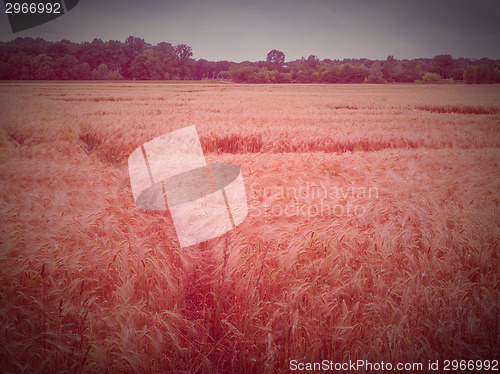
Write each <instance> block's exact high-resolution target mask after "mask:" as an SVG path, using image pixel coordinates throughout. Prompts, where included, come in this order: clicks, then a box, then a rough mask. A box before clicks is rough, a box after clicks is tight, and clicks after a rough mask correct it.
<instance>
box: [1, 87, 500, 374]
mask: <svg viewBox="0 0 500 374" xmlns="http://www.w3.org/2000/svg"><path fill="white" fill-rule="evenodd" d="M0 86H1V87H2V88H3V90H1V91H0V118H1V120H0V160H1V162H0V177H1V178H0V184H1V188H0V194H1V199H2V200H1V201H2V204H1V206H0V209H1V215H0V217H1V218H0V220H1V223H0V266H1V269H2V271H1V272H0V300H1V303H0V325H1V329H0V347H1V348H0V351H1V352H2V353H1V354H0V362H1V365H2V368H3V370H4V371H5V372H8V373H14V372H30V373H31V372H40V373H55V372H57V373H66V372H68V373H69V372H72V373H74V372H77V373H80V372H82V373H83V372H85V373H86V372H109V373H115V372H116V373H118V372H121V373H123V372H139V373H141V372H142V373H151V372H169V373H236V372H240V373H286V372H289V371H290V370H289V368H290V366H289V362H290V360H298V361H299V362H314V361H321V360H322V359H328V360H332V361H335V362H347V361H349V359H351V360H357V359H361V360H369V361H371V362H381V361H384V362H391V363H393V364H396V363H397V362H421V363H423V364H424V365H426V363H427V362H428V360H432V361H435V360H437V359H439V360H441V362H442V361H443V360H445V359H459V360H462V359H463V360H468V359H474V360H478V359H483V360H484V359H489V360H493V359H498V357H499V340H498V336H500V326H499V319H498V316H499V304H498V301H499V300H500V289H499V287H498V284H499V273H498V269H499V267H500V266H499V265H500V264H499V256H498V254H499V249H500V248H499V247H500V231H499V229H498V228H499V227H500V214H499V213H500V212H499V199H500V196H499V191H500V167H499V160H500V157H499V156H500V150H499V147H500V137H499V135H500V134H499V127H498V124H499V120H500V117H499V113H498V102H500V100H499V99H500V91H499V88H498V86H496V85H493V86H487V87H486V86H474V85H470V86H469V85H467V86H465V85H463V86H460V87H458V86H453V87H451V86H447V85H439V86H435V87H428V86H425V87H423V86H415V85H389V86H375V85H374V86H371V85H363V86H359V85H352V86H351V85H334V86H332V85H283V86H281V85H220V84H211V83H201V84H200V83H198V84H189V85H183V84H168V85H165V84H159V83H154V82H148V83H144V82H133V83H130V82H121V83H111V82H103V83H95V82H92V83H88V82H75V83H60V82H44V83H40V82H37V83H17V82H5V83H1V84H0ZM61 99H64V100H61ZM192 124H195V125H196V126H197V128H198V132H199V134H200V138H201V143H202V147H203V149H204V152H205V155H206V157H207V159H208V160H209V161H211V162H230V163H234V164H237V165H238V166H240V168H241V170H242V175H243V178H244V181H245V186H246V191H247V198H248V203H249V216H248V217H247V219H246V220H245V222H243V223H242V224H241V225H240V226H238V227H237V228H236V229H235V230H233V231H231V232H230V233H228V234H227V235H224V236H222V237H220V238H216V239H213V240H210V241H208V242H205V243H201V244H200V245H197V246H194V247H190V248H185V249H182V250H181V249H180V248H179V244H178V242H177V238H176V234H175V230H174V227H173V223H172V220H171V217H170V215H169V213H168V212H154V211H143V210H140V209H138V208H137V207H136V206H135V204H134V201H133V199H132V194H131V190H130V182H129V178H128V171H127V158H128V156H129V155H130V153H131V152H132V151H133V150H134V149H136V148H137V147H138V146H140V145H141V144H143V143H144V142H146V141H148V140H151V139H153V138H155V137H157V136H159V135H161V134H164V133H167V132H169V131H172V130H174V129H178V128H181V127H185V126H189V125H192ZM357 372H360V373H362V372H367V371H366V370H359V371H357Z"/></svg>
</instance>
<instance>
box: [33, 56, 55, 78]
mask: <svg viewBox="0 0 500 374" xmlns="http://www.w3.org/2000/svg"><path fill="white" fill-rule="evenodd" d="M31 70H32V72H33V76H34V78H35V79H39V80H46V79H54V78H55V70H54V60H53V59H52V58H51V57H49V56H47V55H46V54H45V53H42V54H41V55H38V56H36V57H35V58H34V59H33V62H32V68H31Z"/></svg>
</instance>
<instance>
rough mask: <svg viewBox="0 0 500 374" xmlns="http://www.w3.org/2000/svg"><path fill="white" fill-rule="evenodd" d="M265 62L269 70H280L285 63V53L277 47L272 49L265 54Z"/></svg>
mask: <svg viewBox="0 0 500 374" xmlns="http://www.w3.org/2000/svg"><path fill="white" fill-rule="evenodd" d="M266 62H267V65H268V67H269V68H270V69H271V70H278V71H280V70H281V68H282V67H283V64H284V63H285V54H284V53H283V52H281V51H279V50H277V49H273V50H272V51H270V52H269V53H268V54H267V58H266Z"/></svg>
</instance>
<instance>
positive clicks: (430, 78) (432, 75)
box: [422, 73, 441, 83]
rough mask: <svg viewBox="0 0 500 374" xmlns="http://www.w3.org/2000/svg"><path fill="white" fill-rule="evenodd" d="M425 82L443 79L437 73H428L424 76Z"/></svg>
mask: <svg viewBox="0 0 500 374" xmlns="http://www.w3.org/2000/svg"><path fill="white" fill-rule="evenodd" d="M422 80H423V81H424V83H438V82H439V81H440V80H441V76H440V75H439V74H436V73H426V74H424V76H423V77H422Z"/></svg>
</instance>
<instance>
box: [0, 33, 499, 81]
mask: <svg viewBox="0 0 500 374" xmlns="http://www.w3.org/2000/svg"><path fill="white" fill-rule="evenodd" d="M192 56H193V52H192V49H191V47H189V46H187V45H185V44H180V45H175V46H174V45H172V44H170V43H167V42H161V43H158V44H156V45H151V44H149V43H147V42H146V41H145V40H144V39H141V38H139V37H135V36H130V37H128V38H127V39H126V40H125V41H124V42H120V41H117V40H110V41H107V42H104V41H102V40H101V39H94V40H93V41H92V42H83V43H74V42H71V41H69V40H61V41H60V42H49V41H46V40H44V39H42V38H36V39H35V38H17V39H15V40H12V41H9V42H0V79H3V80H6V79H13V80H90V79H94V80H119V79H128V80H132V79H137V80H177V79H178V80H201V79H222V80H232V81H234V82H239V83H363V82H364V83H386V82H424V83H425V82H429V83H433V82H452V81H464V82H465V83H476V84H484V83H500V60H492V59H487V58H483V59H479V60H478V59H468V58H458V59H454V58H452V56H450V55H438V56H435V57H434V58H432V59H431V58H419V59H413V60H407V59H404V60H397V59H395V58H394V57H393V56H388V57H387V58H386V59H385V60H370V59H343V60H330V59H325V60H320V59H318V58H317V57H316V56H314V55H311V56H309V57H308V58H301V59H298V60H294V61H285V54H284V53H283V52H282V51H279V50H277V49H273V50H272V51H270V52H269V53H268V54H267V56H266V59H265V60H263V61H257V62H251V61H245V62H242V63H234V62H231V61H207V60H205V59H199V60H195V59H193V58H192Z"/></svg>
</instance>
